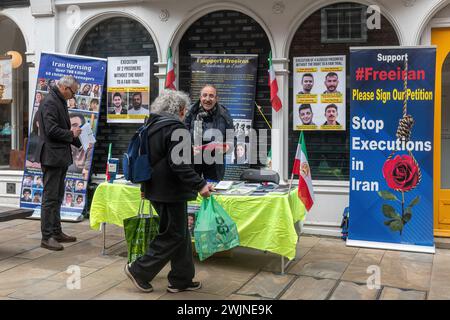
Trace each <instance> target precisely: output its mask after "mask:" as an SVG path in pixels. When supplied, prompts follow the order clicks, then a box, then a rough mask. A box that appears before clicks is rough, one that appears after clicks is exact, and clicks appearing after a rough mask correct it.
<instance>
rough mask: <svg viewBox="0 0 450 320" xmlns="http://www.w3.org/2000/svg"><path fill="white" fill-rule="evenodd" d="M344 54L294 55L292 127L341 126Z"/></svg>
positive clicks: (318, 127)
mask: <svg viewBox="0 0 450 320" xmlns="http://www.w3.org/2000/svg"><path fill="white" fill-rule="evenodd" d="M345 78H346V69H345V56H318V57H295V58H294V90H293V94H294V98H293V101H294V103H293V106H294V110H293V117H294V119H293V124H294V125H293V126H294V130H345V111H346V110H345V106H346V104H345V88H346V84H345V80H346V79H345Z"/></svg>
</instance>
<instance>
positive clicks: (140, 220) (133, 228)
mask: <svg viewBox="0 0 450 320" xmlns="http://www.w3.org/2000/svg"><path fill="white" fill-rule="evenodd" d="M143 210H144V200H142V201H141V203H140V205H139V211H138V214H137V216H134V217H130V218H127V219H124V220H123V228H124V231H125V240H126V242H127V249H128V263H131V262H134V261H135V260H136V259H138V258H139V257H142V256H143V255H144V254H145V253H146V252H147V250H148V246H149V244H150V242H151V241H152V240H153V239H154V238H155V237H156V235H157V234H158V232H159V216H157V215H154V214H153V210H152V206H151V204H150V213H149V214H144V213H143Z"/></svg>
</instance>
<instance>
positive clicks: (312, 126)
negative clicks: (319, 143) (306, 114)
mask: <svg viewBox="0 0 450 320" xmlns="http://www.w3.org/2000/svg"><path fill="white" fill-rule="evenodd" d="M295 130H317V125H316V124H302V125H300V126H295Z"/></svg>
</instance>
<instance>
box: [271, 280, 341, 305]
mask: <svg viewBox="0 0 450 320" xmlns="http://www.w3.org/2000/svg"><path fill="white" fill-rule="evenodd" d="M335 285H336V280H332V279H316V278H312V277H305V276H300V277H299V278H298V279H297V280H295V282H294V283H293V284H292V286H291V287H290V288H289V289H288V290H287V291H286V292H285V293H284V294H283V296H282V297H281V298H280V299H281V300H325V299H326V298H327V297H328V295H329V293H330V292H331V290H332V289H333V288H334V287H335Z"/></svg>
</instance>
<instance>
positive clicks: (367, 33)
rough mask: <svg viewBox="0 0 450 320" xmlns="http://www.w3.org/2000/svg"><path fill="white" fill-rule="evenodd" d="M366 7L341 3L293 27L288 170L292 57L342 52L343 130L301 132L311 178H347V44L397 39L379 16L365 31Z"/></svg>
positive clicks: (292, 141) (292, 136)
mask: <svg viewBox="0 0 450 320" xmlns="http://www.w3.org/2000/svg"><path fill="white" fill-rule="evenodd" d="M365 17H367V6H364V5H360V4H355V3H341V4H336V5H331V6H327V7H325V8H322V9H320V10H317V11H316V12H315V13H313V14H312V15H311V16H309V17H308V18H307V19H306V20H305V21H304V22H303V23H302V25H301V26H300V27H299V28H298V29H297V31H296V33H295V35H294V37H293V40H292V43H291V47H290V51H289V59H290V61H291V64H290V67H289V68H290V75H289V142H288V144H289V147H288V153H289V157H288V161H289V162H288V165H289V172H292V165H293V162H294V157H295V152H296V149H297V142H298V137H299V133H300V132H299V131H294V130H293V111H294V108H293V101H292V97H293V93H292V92H293V67H292V61H293V58H294V57H309V56H330V55H346V56H347V60H346V65H347V95H346V96H347V102H346V110H345V112H346V120H347V125H346V128H347V130H346V131H326V132H324V131H305V139H306V147H307V151H308V162H309V164H310V166H311V170H312V177H313V179H314V180H343V181H348V179H349V153H350V141H349V137H350V130H349V122H350V115H349V110H350V97H351V95H350V87H349V80H348V79H349V70H350V68H349V65H350V64H349V53H350V51H349V48H350V47H351V46H393V45H398V44H399V40H398V38H397V35H396V33H395V30H394V28H393V27H392V26H391V24H390V23H389V21H388V20H387V19H386V18H384V17H381V29H379V30H377V29H374V30H367V28H366V25H365V23H366V21H367V19H365Z"/></svg>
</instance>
